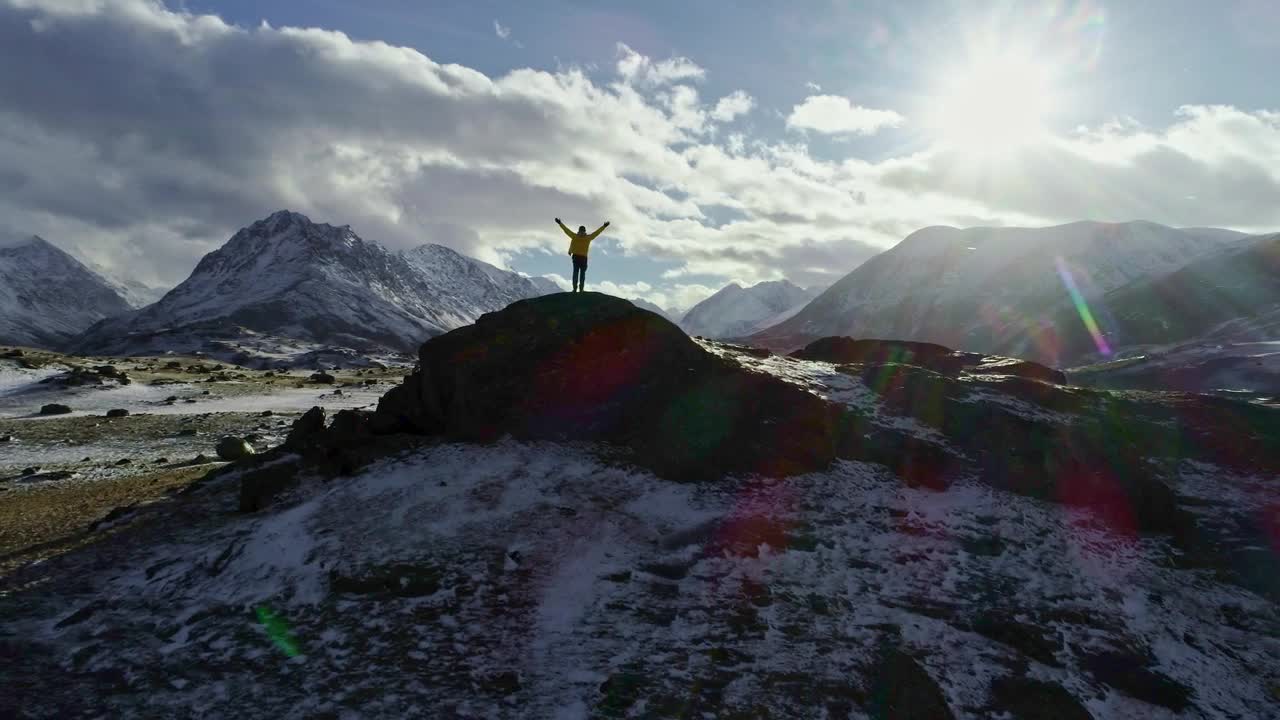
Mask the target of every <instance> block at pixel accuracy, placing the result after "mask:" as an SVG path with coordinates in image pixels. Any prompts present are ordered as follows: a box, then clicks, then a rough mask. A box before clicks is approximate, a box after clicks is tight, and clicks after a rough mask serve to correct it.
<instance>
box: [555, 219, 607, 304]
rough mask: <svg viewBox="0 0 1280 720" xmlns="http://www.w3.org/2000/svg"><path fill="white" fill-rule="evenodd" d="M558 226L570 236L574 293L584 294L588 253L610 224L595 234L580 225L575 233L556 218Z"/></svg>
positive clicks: (605, 224) (604, 225)
mask: <svg viewBox="0 0 1280 720" xmlns="http://www.w3.org/2000/svg"><path fill="white" fill-rule="evenodd" d="M556 224H557V225H559V226H560V229H561V230H563V231H564V234H565V235H568V236H569V255H571V256H572V257H573V291H574V292H582V289H583V288H584V287H586V285H587V251H588V250H589V249H590V248H591V241H592V240H595V239H596V236H597V235H599V234H600V233H602V232H604V229H605V228H607V227H609V222H608V221H607V220H606V221H605V223H604V224H603V225H601V226H600V229H599V230H596V231H595V232H593V233H588V232H587V226H586V225H579V226H578V232H574V231H572V230H570V229H569V228H567V227H565V224H564V223H562V222H560V218H556Z"/></svg>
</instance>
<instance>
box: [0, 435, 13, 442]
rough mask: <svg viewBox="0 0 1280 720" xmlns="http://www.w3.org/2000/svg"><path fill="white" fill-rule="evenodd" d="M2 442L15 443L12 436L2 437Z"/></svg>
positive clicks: (0, 437) (0, 440) (0, 439)
mask: <svg viewBox="0 0 1280 720" xmlns="http://www.w3.org/2000/svg"><path fill="white" fill-rule="evenodd" d="M0 442H13V436H12V435H0Z"/></svg>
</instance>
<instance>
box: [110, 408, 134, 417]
mask: <svg viewBox="0 0 1280 720" xmlns="http://www.w3.org/2000/svg"><path fill="white" fill-rule="evenodd" d="M128 415H129V411H128V410H126V409H124V408H113V409H111V410H108V411H107V417H109V418H121V417H128Z"/></svg>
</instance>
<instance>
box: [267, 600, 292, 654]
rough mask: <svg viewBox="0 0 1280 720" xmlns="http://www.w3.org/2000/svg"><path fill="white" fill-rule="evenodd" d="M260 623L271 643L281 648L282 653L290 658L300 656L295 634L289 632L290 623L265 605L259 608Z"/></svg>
mask: <svg viewBox="0 0 1280 720" xmlns="http://www.w3.org/2000/svg"><path fill="white" fill-rule="evenodd" d="M257 613H258V622H260V623H262V627H263V629H265V630H266V631H267V637H269V638H271V642H273V643H275V645H276V647H278V648H280V650H281V652H283V653H284V654H285V655H288V656H289V657H296V656H297V655H298V642H297V641H296V640H294V639H293V634H292V633H290V632H289V623H287V622H285V621H284V618H282V617H280V616H279V615H276V614H275V613H274V612H272V611H271V608H269V607H267V606H265V605H259V606H258V608H257Z"/></svg>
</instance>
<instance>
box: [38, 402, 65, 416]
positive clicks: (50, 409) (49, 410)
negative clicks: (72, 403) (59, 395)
mask: <svg viewBox="0 0 1280 720" xmlns="http://www.w3.org/2000/svg"><path fill="white" fill-rule="evenodd" d="M69 412H71V408H70V407H68V406H66V405H63V404H61V403H49V404H48V405H44V406H42V407H41V408H40V414H41V415H66V414H67V413H69Z"/></svg>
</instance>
